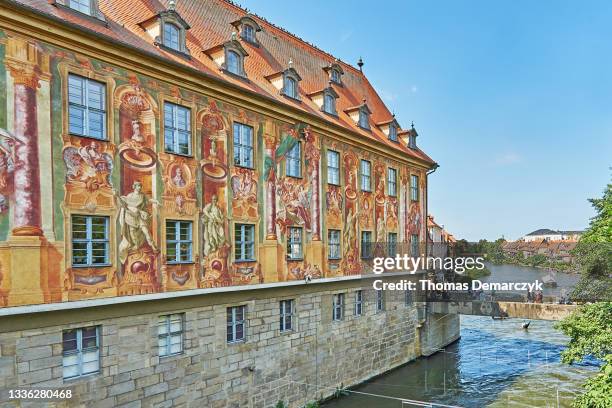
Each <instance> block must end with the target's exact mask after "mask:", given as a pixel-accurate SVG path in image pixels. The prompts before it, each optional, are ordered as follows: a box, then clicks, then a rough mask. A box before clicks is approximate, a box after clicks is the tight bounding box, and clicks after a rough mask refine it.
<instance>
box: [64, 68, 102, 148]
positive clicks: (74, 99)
mask: <svg viewBox="0 0 612 408" xmlns="http://www.w3.org/2000/svg"><path fill="white" fill-rule="evenodd" d="M68 129H69V132H70V133H71V134H73V135H77V136H87V137H92V138H95V139H106V85H105V84H104V83H102V82H98V81H94V80H92V79H87V78H83V77H81V76H78V75H73V74H70V75H68Z"/></svg>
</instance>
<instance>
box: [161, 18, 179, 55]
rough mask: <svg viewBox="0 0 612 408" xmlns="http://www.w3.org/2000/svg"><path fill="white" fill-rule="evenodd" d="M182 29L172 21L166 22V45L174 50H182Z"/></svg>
mask: <svg viewBox="0 0 612 408" xmlns="http://www.w3.org/2000/svg"><path fill="white" fill-rule="evenodd" d="M180 37H181V31H180V30H179V28H178V27H177V26H176V25H174V24H172V23H164V45H165V46H166V47H168V48H172V49H173V50H176V51H180V50H181V40H180Z"/></svg>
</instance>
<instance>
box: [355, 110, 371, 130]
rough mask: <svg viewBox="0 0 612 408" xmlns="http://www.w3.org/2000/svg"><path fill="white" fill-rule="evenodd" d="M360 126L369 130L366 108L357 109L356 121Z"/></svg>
mask: <svg viewBox="0 0 612 408" xmlns="http://www.w3.org/2000/svg"><path fill="white" fill-rule="evenodd" d="M357 124H358V125H359V127H360V128H362V129H366V130H370V111H369V110H368V109H367V107H366V108H365V109H363V108H362V109H359V122H358V123H357Z"/></svg>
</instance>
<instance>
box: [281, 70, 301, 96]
mask: <svg viewBox="0 0 612 408" xmlns="http://www.w3.org/2000/svg"><path fill="white" fill-rule="evenodd" d="M283 92H284V94H285V95H287V96H289V97H291V98H293V99H298V86H297V81H296V80H295V79H293V78H290V77H288V76H285V87H284V89H283Z"/></svg>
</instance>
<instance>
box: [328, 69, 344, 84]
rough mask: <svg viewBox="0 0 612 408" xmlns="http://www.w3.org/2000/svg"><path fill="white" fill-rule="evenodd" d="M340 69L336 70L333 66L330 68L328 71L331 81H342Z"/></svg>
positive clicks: (338, 82) (337, 82) (339, 82)
mask: <svg viewBox="0 0 612 408" xmlns="http://www.w3.org/2000/svg"><path fill="white" fill-rule="evenodd" d="M340 77H341V75H340V71H338V70H337V69H335V68H332V69H331V73H330V79H331V81H332V82H334V83H336V84H341V83H342V79H341V78H340Z"/></svg>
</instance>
